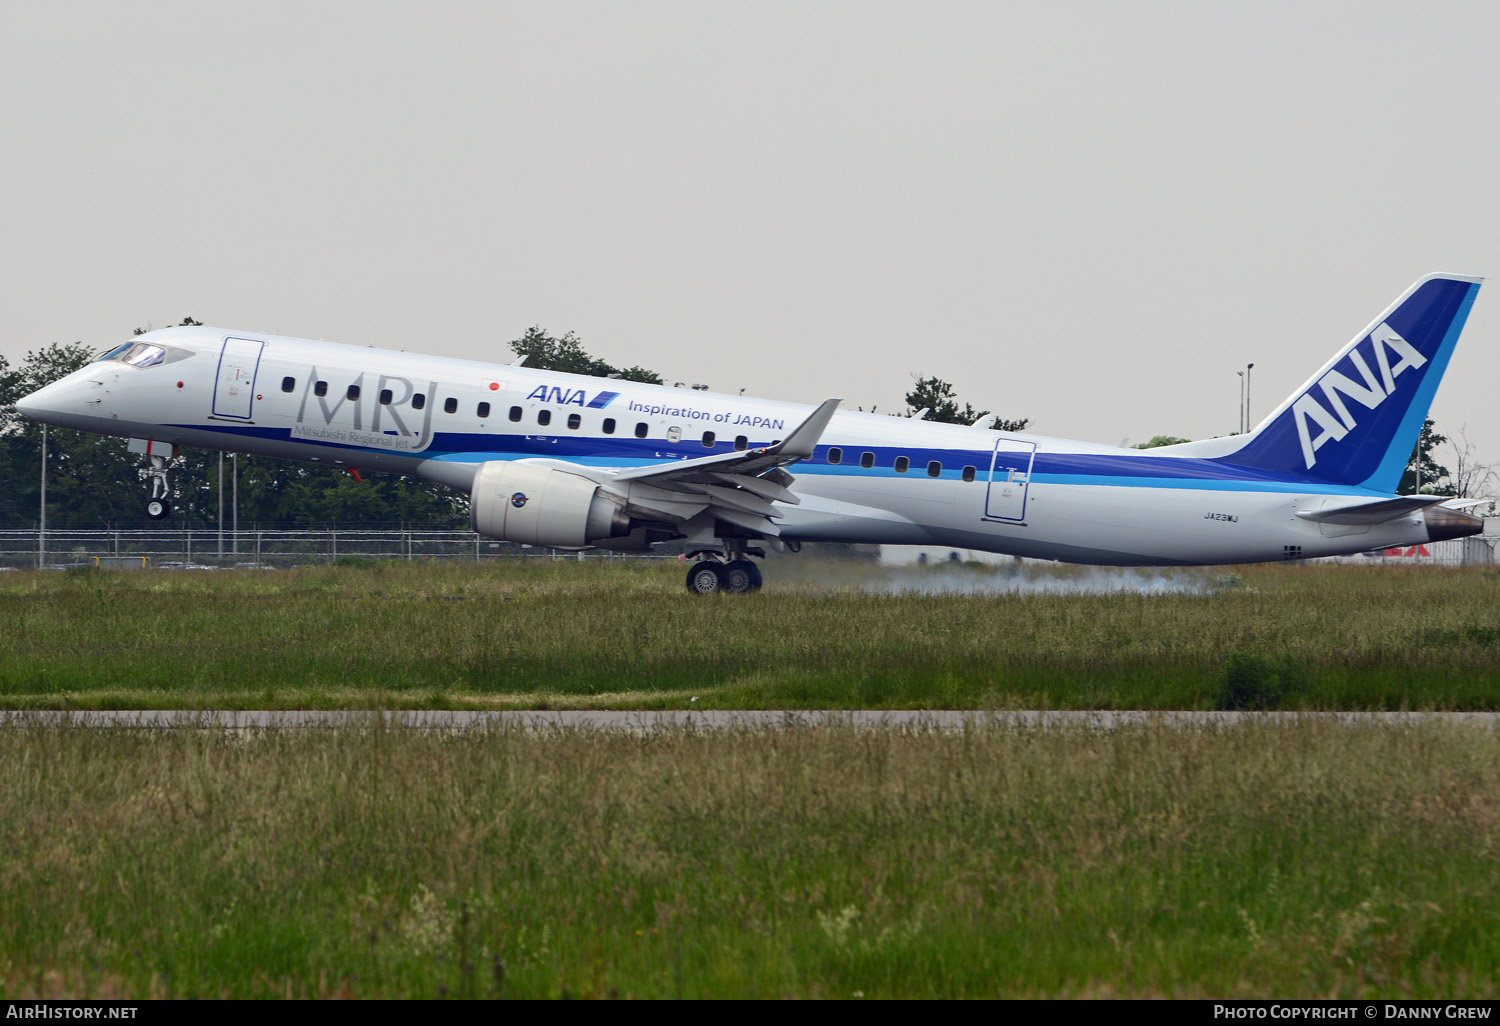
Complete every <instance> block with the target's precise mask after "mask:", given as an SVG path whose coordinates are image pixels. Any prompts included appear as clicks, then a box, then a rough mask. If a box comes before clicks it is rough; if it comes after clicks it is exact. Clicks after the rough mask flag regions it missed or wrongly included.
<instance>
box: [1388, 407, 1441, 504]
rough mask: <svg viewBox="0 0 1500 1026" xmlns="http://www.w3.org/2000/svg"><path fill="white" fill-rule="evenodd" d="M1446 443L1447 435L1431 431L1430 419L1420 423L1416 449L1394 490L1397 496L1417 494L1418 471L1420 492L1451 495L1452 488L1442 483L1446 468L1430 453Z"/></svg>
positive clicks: (1412, 452) (1413, 450)
mask: <svg viewBox="0 0 1500 1026" xmlns="http://www.w3.org/2000/svg"><path fill="white" fill-rule="evenodd" d="M1447 441H1448V436H1447V435H1440V434H1438V433H1437V432H1436V431H1434V430H1433V429H1432V418H1431V417H1428V418H1427V419H1426V420H1424V421H1423V422H1422V433H1421V434H1420V435H1418V436H1417V444H1416V447H1415V448H1413V449H1412V451H1411V459H1410V460H1408V461H1407V463H1406V473H1404V474H1402V475H1401V484H1400V486H1399V487H1397V489H1396V493H1397V494H1398V495H1415V494H1417V484H1418V481H1417V478H1418V470H1419V469H1420V471H1421V490H1422V492H1423V493H1424V494H1427V495H1452V494H1453V486H1452V485H1451V484H1445V483H1442V482H1443V479H1444V478H1446V477H1447V476H1448V468H1447V467H1445V466H1443V465H1442V464H1441V463H1439V462H1437V460H1435V459H1433V456H1432V451H1433V450H1434V449H1436V448H1437V447H1438V446H1440V445H1442V444H1444V443H1445V442H1447Z"/></svg>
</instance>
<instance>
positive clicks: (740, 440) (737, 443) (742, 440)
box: [734, 435, 750, 452]
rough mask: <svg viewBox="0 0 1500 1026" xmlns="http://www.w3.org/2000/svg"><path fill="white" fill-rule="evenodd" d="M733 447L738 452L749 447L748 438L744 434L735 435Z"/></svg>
mask: <svg viewBox="0 0 1500 1026" xmlns="http://www.w3.org/2000/svg"><path fill="white" fill-rule="evenodd" d="M734 447H735V449H737V450H739V451H740V452H744V451H745V450H746V449H748V448H750V439H748V438H746V437H745V436H744V435H735V436H734Z"/></svg>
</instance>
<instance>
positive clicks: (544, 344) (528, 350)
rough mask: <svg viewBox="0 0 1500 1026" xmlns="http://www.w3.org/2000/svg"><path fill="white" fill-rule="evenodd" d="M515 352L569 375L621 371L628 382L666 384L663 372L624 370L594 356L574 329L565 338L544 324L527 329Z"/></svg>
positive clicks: (513, 346) (544, 367) (533, 364)
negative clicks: (547, 329) (557, 335)
mask: <svg viewBox="0 0 1500 1026" xmlns="http://www.w3.org/2000/svg"><path fill="white" fill-rule="evenodd" d="M510 348H511V352H513V353H515V354H516V355H517V356H524V357H526V366H528V367H536V368H538V369H541V370H555V371H564V372H566V373H568V374H588V375H590V376H592V377H596V378H607V377H609V376H610V375H611V374H618V375H619V376H620V377H621V378H622V379H624V380H626V381H640V382H643V383H645V384H648V385H660V384H662V378H661V375H660V374H658V373H656V372H655V371H652V370H647V369H646V368H644V367H627V368H625V369H624V370H621V369H620V368H618V367H616V366H615V365H614V364H611V363H606V362H604V361H603V360H601V359H599V358H598V357H595V356H591V355H589V353H588V352H587V351H585V349H584V348H583V341H582V340H581V339H580V338H579V337H578V336H577V335H576V334H574V333H573V332H571V331H569V332H565V333H564V334H563V336H562V337H561V338H558V337H556V336H553V335H549V334H547V331H546V329H544V328H543V327H542V326H541V325H540V324H533V325H532V326H531V327H529V328H527V329H526V334H524V335H522V336H521V337H520V338H518V339H516V340H514V341H513V342H511V344H510Z"/></svg>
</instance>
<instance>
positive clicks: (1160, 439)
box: [1131, 435, 1192, 449]
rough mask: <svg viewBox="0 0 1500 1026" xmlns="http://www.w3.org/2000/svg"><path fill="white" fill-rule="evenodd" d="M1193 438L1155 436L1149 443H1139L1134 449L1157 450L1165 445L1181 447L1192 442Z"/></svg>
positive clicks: (1133, 446)
mask: <svg viewBox="0 0 1500 1026" xmlns="http://www.w3.org/2000/svg"><path fill="white" fill-rule="evenodd" d="M1191 441H1192V439H1191V438H1178V437H1177V436H1176V435H1153V436H1152V438H1151V440H1150V441H1148V442H1137V443H1136V444H1135V445H1132V446H1131V448H1132V449H1156V448H1159V447H1161V446H1163V445H1181V444H1182V443H1183V442H1191Z"/></svg>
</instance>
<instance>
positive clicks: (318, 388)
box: [313, 381, 328, 397]
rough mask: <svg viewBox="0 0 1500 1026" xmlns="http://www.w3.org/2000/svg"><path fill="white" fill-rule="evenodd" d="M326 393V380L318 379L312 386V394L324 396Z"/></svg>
mask: <svg viewBox="0 0 1500 1026" xmlns="http://www.w3.org/2000/svg"><path fill="white" fill-rule="evenodd" d="M327 394H328V382H326V381H320V382H318V383H317V384H316V385H314V386H313V395H315V396H319V397H322V396H325V395H327Z"/></svg>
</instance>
